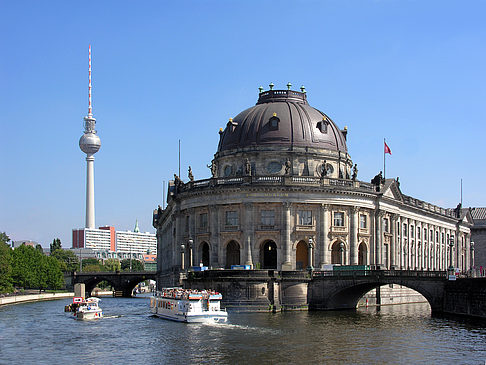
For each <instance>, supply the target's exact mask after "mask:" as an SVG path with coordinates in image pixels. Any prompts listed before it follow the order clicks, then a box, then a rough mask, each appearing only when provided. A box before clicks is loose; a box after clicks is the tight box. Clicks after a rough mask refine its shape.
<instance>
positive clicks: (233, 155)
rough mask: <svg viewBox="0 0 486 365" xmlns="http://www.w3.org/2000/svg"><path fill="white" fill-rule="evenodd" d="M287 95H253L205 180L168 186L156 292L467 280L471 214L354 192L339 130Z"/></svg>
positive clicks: (386, 186)
mask: <svg viewBox="0 0 486 365" xmlns="http://www.w3.org/2000/svg"><path fill="white" fill-rule="evenodd" d="M277 92H278V93H277ZM285 92H286V91H285V90H284V91H275V94H272V92H265V93H266V94H264V93H261V94H260V99H259V103H258V104H257V106H255V107H254V108H255V110H253V109H252V108H250V109H247V110H246V111H244V112H242V113H240V115H238V116H237V117H235V119H234V120H230V121H229V122H228V124H227V127H226V129H225V131H221V132H220V143H219V146H218V152H217V153H216V154H215V157H214V159H213V161H212V165H211V173H212V177H211V178H208V179H204V180H193V179H190V180H189V181H188V182H187V183H183V182H182V180H181V179H180V178H179V177H177V176H176V177H175V179H174V181H171V182H170V184H169V192H168V201H167V202H168V205H167V207H166V208H165V209H162V208H161V207H160V206H159V208H158V209H157V210H155V211H154V215H153V225H154V227H155V228H156V229H157V244H158V252H157V256H158V272H159V275H160V280H159V282H160V284H159V286H161V285H162V286H163V285H167V284H170V280H168V278H175V277H176V276H177V275H178V273H179V272H180V271H181V270H184V269H187V268H188V267H190V266H199V265H200V264H202V265H203V266H207V267H209V268H212V269H221V268H227V269H229V268H231V267H232V266H233V265H249V266H250V267H251V268H253V269H267V270H269V269H270V270H307V269H309V268H316V269H322V268H326V265H330V264H341V265H372V266H375V267H379V268H387V269H397V270H399V269H411V270H431V271H434V270H446V269H447V268H448V267H449V266H450V265H453V266H455V267H458V268H459V269H460V270H461V271H464V272H465V271H467V270H469V268H470V267H471V261H472V258H471V253H472V251H471V249H470V240H471V231H470V226H471V222H472V220H471V216H470V213H468V212H466V213H464V214H458V213H457V211H456V210H450V209H444V208H440V207H437V206H434V205H432V204H429V203H426V202H424V201H420V200H417V199H414V198H412V197H410V196H407V195H404V194H403V193H402V192H401V189H400V185H399V183H398V181H396V180H395V179H383V178H381V174H380V175H377V177H376V178H375V179H374V183H367V182H363V181H360V180H359V179H358V178H357V168H356V165H354V166H353V162H352V160H351V157H350V156H349V154H348V153H347V148H346V146H345V139H346V135H347V129H346V128H345V129H343V130H340V129H338V128H337V126H336V125H335V124H334V122H332V121H331V120H330V119H329V118H328V117H327V116H326V115H325V114H324V113H321V112H319V111H317V110H316V109H313V108H311V107H310V106H309V105H308V104H307V101H306V94H305V93H298V92H293V91H292V95H290V94H288V93H289V91H287V96H288V99H286V98H285V95H283V94H284V93H285ZM299 98H300V99H299ZM262 105H263V106H264V107H265V108H266V109H265V111H261V110H260V109H261V106H262ZM283 106H287V108H285V107H283ZM272 108H274V109H272ZM292 108H294V109H295V110H297V111H299V112H298V113H297V111H295V110H294V111H292V110H293V109H292ZM299 108H300V109H299ZM287 109H288V110H290V111H289V112H288V113H287V114H286V112H285V110H287ZM272 110H277V111H278V113H277V112H273V114H272V113H271V112H272ZM257 112H258V113H260V114H258V113H257ZM265 113H266V114H265ZM269 113H270V114H269ZM292 113H294V114H292ZM255 115H257V116H258V117H257V116H255ZM249 116H252V117H251V118H250V117H249ZM268 116H269V117H268ZM277 117H278V123H276V122H275V118H277ZM298 118H300V119H298ZM272 123H273V124H272ZM272 128H273V129H272ZM299 128H300V129H299ZM255 130H256V131H255ZM279 130H280V131H281V133H280V134H278V131H279ZM296 130H299V131H300V132H299V133H300V135H299V136H298V137H297V136H295V135H294V134H295V131H296ZM297 138H300V140H299V143H296V144H295V145H294V144H293V142H292V141H294V140H296V139H297ZM451 243H452V244H453V245H452V247H451ZM451 248H452V251H451ZM451 259H452V262H451Z"/></svg>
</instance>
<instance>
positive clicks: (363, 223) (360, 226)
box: [359, 214, 368, 228]
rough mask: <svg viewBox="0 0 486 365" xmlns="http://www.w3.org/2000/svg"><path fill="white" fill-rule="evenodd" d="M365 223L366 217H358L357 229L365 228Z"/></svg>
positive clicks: (362, 215)
mask: <svg viewBox="0 0 486 365" xmlns="http://www.w3.org/2000/svg"><path fill="white" fill-rule="evenodd" d="M367 223H368V222H367V221H366V215H364V214H360V215H359V228H367V226H368V225H367Z"/></svg>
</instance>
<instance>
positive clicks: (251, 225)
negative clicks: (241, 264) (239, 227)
mask: <svg viewBox="0 0 486 365" xmlns="http://www.w3.org/2000/svg"><path fill="white" fill-rule="evenodd" d="M244 207H245V227H244V230H243V232H244V233H245V235H246V240H245V241H246V261H245V265H250V267H251V268H253V259H252V243H253V239H254V237H255V235H254V232H255V224H257V222H255V221H254V219H253V204H252V203H244Z"/></svg>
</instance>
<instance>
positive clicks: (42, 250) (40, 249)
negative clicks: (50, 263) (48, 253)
mask: <svg viewBox="0 0 486 365" xmlns="http://www.w3.org/2000/svg"><path fill="white" fill-rule="evenodd" d="M35 250H36V251H39V252H40V253H42V254H44V249H43V248H42V246H41V245H40V244H37V245H35Z"/></svg>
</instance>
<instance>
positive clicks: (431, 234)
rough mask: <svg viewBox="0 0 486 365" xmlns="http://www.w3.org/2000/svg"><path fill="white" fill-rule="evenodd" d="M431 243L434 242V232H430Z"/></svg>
mask: <svg viewBox="0 0 486 365" xmlns="http://www.w3.org/2000/svg"><path fill="white" fill-rule="evenodd" d="M429 240H430V242H432V241H434V231H433V230H430V237H429Z"/></svg>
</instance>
